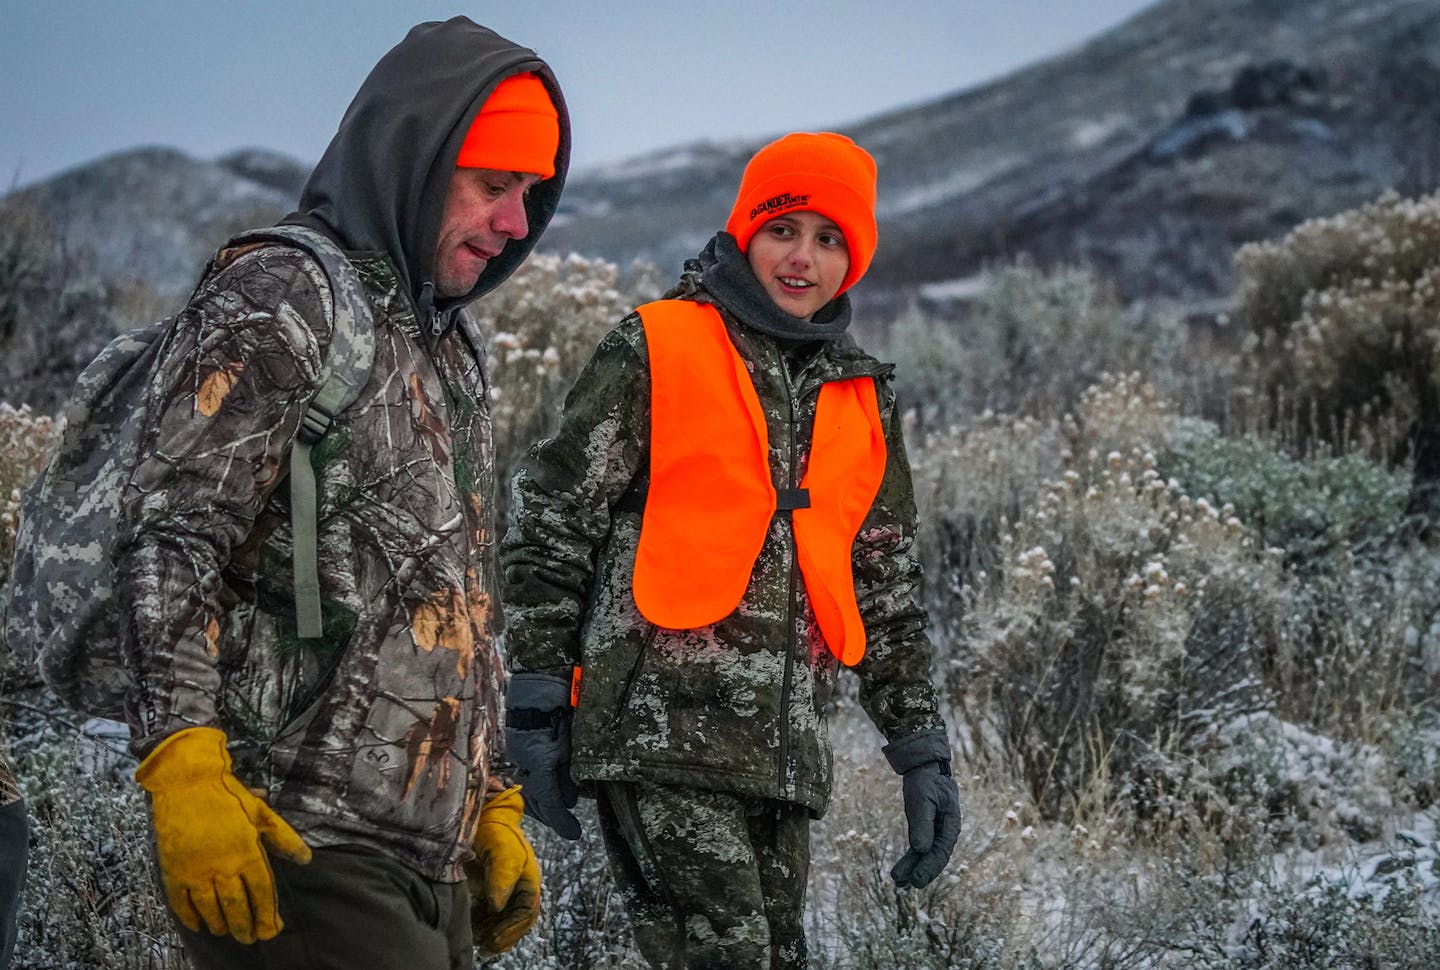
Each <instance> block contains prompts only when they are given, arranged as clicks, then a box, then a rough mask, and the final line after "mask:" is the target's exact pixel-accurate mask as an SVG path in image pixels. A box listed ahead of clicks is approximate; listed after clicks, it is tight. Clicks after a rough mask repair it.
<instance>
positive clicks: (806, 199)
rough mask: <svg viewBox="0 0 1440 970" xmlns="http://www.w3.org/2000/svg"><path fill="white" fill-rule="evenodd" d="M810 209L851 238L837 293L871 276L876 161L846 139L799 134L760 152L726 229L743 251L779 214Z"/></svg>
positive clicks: (829, 134) (747, 171) (747, 168)
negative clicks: (758, 231) (845, 267)
mask: <svg viewBox="0 0 1440 970" xmlns="http://www.w3.org/2000/svg"><path fill="white" fill-rule="evenodd" d="M804 210H808V211H811V212H818V213H820V214H821V215H823V216H826V217H827V218H829V219H831V220H832V221H834V223H835V224H836V225H837V226H839V227H840V231H841V232H842V233H844V234H845V244H846V246H847V247H848V248H849V250H850V269H849V271H848V272H847V273H846V274H845V279H844V280H842V281H841V283H840V290H839V292H838V293H837V294H836V295H837V296H838V295H839V294H840V293H844V292H845V291H846V290H848V289H849V288H850V287H851V286H852V285H854V283H855V281H856V280H858V279H859V278H860V277H861V276H864V275H865V270H866V269H867V268H868V267H869V266H870V259H871V257H872V256H874V255H875V241H876V231H875V159H873V158H871V157H870V153H869V152H867V151H865V149H863V148H861V147H860V146H859V145H857V144H855V143H854V142H853V141H851V140H850V139H849V138H846V137H845V136H844V135H837V134H834V133H832V132H828V131H822V132H819V133H811V132H795V133H793V134H789V135H786V136H785V137H783V138H780V139H777V140H776V141H772V142H771V143H770V144H768V145H766V146H765V147H764V148H762V149H760V150H759V151H758V152H756V153H755V157H754V158H752V159H750V164H748V165H746V166H745V174H744V175H743V176H742V177H741V179H740V192H739V194H737V195H736V197H735V208H733V209H732V210H731V211H730V218H729V220H727V221H726V223H725V231H726V232H728V233H730V235H732V236H734V237H735V241H736V242H738V243H739V244H740V251H741V252H742V253H743V252H746V251H747V250H748V249H749V247H750V238H751V237H752V236H754V235H755V233H756V231H757V230H758V229H759V228H760V227H761V226H763V225H764V224H765V223H767V222H769V221H770V220H771V219H772V218H774V217H775V216H778V215H780V214H782V213H785V212H796V211H804Z"/></svg>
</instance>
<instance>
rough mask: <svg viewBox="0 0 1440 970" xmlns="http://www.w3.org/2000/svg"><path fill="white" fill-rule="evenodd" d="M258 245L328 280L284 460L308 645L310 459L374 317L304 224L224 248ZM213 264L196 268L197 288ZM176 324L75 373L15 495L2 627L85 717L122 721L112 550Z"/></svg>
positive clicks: (156, 327)
mask: <svg viewBox="0 0 1440 970" xmlns="http://www.w3.org/2000/svg"><path fill="white" fill-rule="evenodd" d="M257 243H260V244H278V245H283V246H290V247H294V248H298V249H301V250H303V251H304V252H306V253H308V254H309V255H310V256H311V257H313V258H314V259H315V260H316V261H317V262H319V264H320V265H321V267H323V268H324V270H325V275H326V278H327V279H328V280H329V282H330V291H331V294H332V304H333V307H334V320H333V322H332V336H331V340H330V344H329V347H328V349H327V350H326V352H325V360H324V363H323V366H322V368H321V371H320V376H319V381H318V386H319V390H318V391H317V393H316V394H315V397H314V400H313V401H312V402H311V404H310V407H309V409H308V410H307V411H306V413H305V418H304V420H303V421H302V422H301V427H300V431H299V434H298V435H297V437H296V439H295V441H294V443H293V444H292V446H291V449H290V460H289V477H290V503H291V526H292V530H293V533H294V561H293V568H294V577H295V578H294V592H295V607H296V613H297V621H298V633H299V635H300V636H301V637H302V638H314V637H319V636H320V583H319V574H318V569H317V551H316V529H317V524H316V516H317V511H316V505H317V503H316V486H315V473H314V470H313V469H312V468H311V465H310V449H311V447H312V446H313V445H314V444H315V443H316V442H318V441H319V440H320V438H321V437H323V436H324V434H325V433H326V431H328V430H329V428H330V424H331V423H332V422H333V420H334V418H335V416H336V415H337V414H339V413H340V412H341V411H343V410H344V409H345V408H346V407H347V406H349V405H350V404H351V403H352V402H353V401H354V400H355V398H356V397H357V396H358V395H359V393H360V390H361V388H363V387H364V386H365V382H366V381H367V380H368V378H369V375H370V370H371V367H372V366H373V365H374V360H375V334H374V321H373V319H372V317H371V315H370V308H369V305H368V304H367V303H366V301H365V295H364V292H363V289H362V286H361V283H360V277H359V275H358V273H357V271H356V269H355V267H354V266H353V265H351V263H350V261H349V259H348V258H346V256H345V254H344V253H343V252H342V251H341V250H340V248H339V246H337V245H336V244H335V243H334V242H333V241H332V240H330V239H329V238H328V237H326V236H324V235H323V234H321V233H319V232H317V231H315V230H313V229H308V228H305V227H302V226H273V227H270V228H266V229H257V230H252V231H250V232H245V233H241V234H240V235H238V236H235V237H234V238H233V239H231V240H230V241H229V242H228V243H227V244H226V246H225V247H224V248H229V247H232V246H242V245H253V244H257ZM222 251H223V250H222ZM217 258H218V254H217ZM215 265H216V264H215V260H212V261H211V262H210V265H209V266H207V267H206V269H205V273H204V274H203V275H202V277H201V281H202V284H203V281H204V280H205V279H207V278H208V277H209V276H210V274H211V272H212V271H213V270H214V268H215ZM197 292H198V289H197ZM175 319H176V318H175V317H173V316H172V317H167V318H166V319H163V320H159V321H157V322H155V323H152V324H150V325H149V326H146V327H141V328H139V329H136V330H132V331H129V332H128V333H125V334H122V335H121V336H119V337H116V338H115V339H114V340H113V341H111V342H110V344H109V345H107V346H106V347H105V349H104V350H103V351H101V352H100V354H99V356H97V357H96V358H95V359H94V360H93V361H91V363H90V364H89V365H88V366H87V367H86V368H85V369H84V371H83V372H81V374H80V377H79V378H78V379H77V381H76V383H75V389H74V391H73V392H72V395H71V398H70V402H69V404H68V406H67V408H66V411H65V426H64V433H63V435H62V438H61V440H60V443H59V446H58V447H57V449H56V451H55V453H54V454H53V455H52V456H51V458H50V460H49V462H48V463H47V464H46V466H45V468H44V470H43V471H41V473H40V475H39V477H38V478H36V479H35V481H34V482H32V483H31V484H30V485H29V486H28V487H27V488H26V489H25V491H24V492H23V493H22V495H21V498H20V528H19V531H18V533H17V534H16V537H15V563H14V568H13V570H12V572H11V575H10V583H9V586H8V590H6V591H5V594H4V598H3V601H0V620H3V627H0V629H3V633H4V640H5V643H6V644H7V645H8V646H9V647H10V649H11V650H13V651H15V653H16V654H17V655H18V656H20V657H21V658H23V659H26V660H29V661H31V662H33V663H35V664H36V666H37V667H38V668H39V670H40V674H41V676H42V677H43V678H44V680H45V682H46V683H47V684H48V685H49V686H50V687H51V689H53V690H54V691H55V693H56V694H57V695H58V696H59V697H60V699H61V700H63V701H64V702H65V703H66V704H68V705H69V706H70V707H72V708H74V709H75V710H77V711H80V712H82V713H85V714H88V715H92V716H99V717H108V718H113V719H117V720H118V719H121V718H122V716H123V711H124V698H125V693H126V690H127V688H128V687H129V685H130V683H131V678H130V676H129V674H128V673H127V672H126V669H125V664H124V661H123V659H122V647H121V637H120V631H121V630H123V629H124V628H125V627H126V626H127V625H128V624H127V621H126V618H125V617H124V616H123V615H122V613H121V611H120V604H119V601H118V598H117V596H116V589H115V565H114V562H113V560H112V558H111V550H112V549H113V548H114V546H115V543H116V540H117V539H118V537H119V533H120V528H121V523H120V514H119V513H120V496H121V493H122V492H123V490H124V489H125V488H126V486H127V485H128V484H129V482H130V477H131V474H132V472H133V471H134V469H135V467H136V466H137V464H138V462H139V450H140V441H141V437H142V435H143V434H144V430H145V427H146V421H145V417H146V408H147V406H148V403H149V398H150V389H151V383H152V378H153V376H154V371H155V368H156V363H157V361H158V360H159V358H160V354H161V351H162V348H163V346H164V345H165V343H166V339H165V338H166V336H167V334H168V333H169V331H170V328H171V326H172V324H173V323H174V321H175Z"/></svg>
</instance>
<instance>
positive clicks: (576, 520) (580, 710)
mask: <svg viewBox="0 0 1440 970" xmlns="http://www.w3.org/2000/svg"><path fill="white" fill-rule="evenodd" d="M693 295H695V296H696V297H697V298H699V299H704V300H706V301H707V302H708V301H709V299H710V298H709V297H708V296H707V295H706V294H705V292H704V291H703V289H702V290H699V291H698V292H695V293H694V294H693ZM720 309H721V313H722V317H723V319H724V320H725V324H726V327H727V330H728V331H729V334H730V337H731V339H732V341H733V342H734V345H735V347H736V348H737V349H738V350H739V353H740V355H741V357H742V358H743V359H744V360H745V361H746V363H747V366H749V367H750V370H751V376H752V378H753V380H754V385H755V389H756V392H757V394H758V396H759V400H760V403H761V406H762V407H763V409H764V412H765V420H766V424H767V429H768V437H769V446H770V463H771V471H772V473H773V475H774V481H775V482H776V484H777V487H782V486H785V485H793V484H794V483H796V482H798V481H799V480H800V478H801V476H802V475H803V474H804V471H805V469H804V463H805V459H806V456H807V455H808V453H809V439H810V431H811V426H812V424H813V421H814V417H815V405H816V401H817V396H818V394H819V390H820V387H821V385H822V384H824V383H825V382H828V381H836V380H843V379H846V378H850V377H856V376H873V377H874V378H875V379H876V384H877V389H878V399H879V405H880V415H881V420H882V422H883V424H884V427H885V429H886V445H887V451H888V462H887V465H886V470H885V476H884V479H883V481H882V483H881V485H880V490H879V493H878V495H877V496H876V499H875V502H874V505H873V506H872V508H871V509H870V512H869V515H868V516H867V518H866V519H865V521H864V523H863V525H862V526H861V529H860V533H859V535H858V537H857V538H856V541H855V546H854V554H853V565H854V577H855V586H856V600H857V602H858V604H859V607H860V612H861V617H862V619H863V621H864V624H865V629H866V634H867V642H868V647H867V650H866V654H865V657H864V659H863V660H862V661H861V662H860V663H859V664H858V665H857V666H856V668H855V671H856V673H857V674H858V675H859V687H860V702H861V704H862V705H863V706H864V708H865V710H866V712H867V713H868V714H869V715H870V717H871V719H872V720H873V721H874V722H875V724H876V725H877V726H878V727H879V728H880V730H881V732H882V733H883V734H884V735H885V737H886V739H887V740H889V741H892V742H893V741H896V740H899V739H900V738H904V737H908V736H914V735H915V734H916V732H926V733H928V732H936V733H937V736H938V737H939V738H942V739H943V730H942V729H943V725H942V723H941V720H940V716H939V714H938V712H937V703H936V697H935V691H934V688H933V685H932V683H931V681H930V664H931V653H932V651H931V647H930V642H929V638H928V635H927V632H926V624H927V620H926V615H925V612H924V610H923V609H921V607H920V606H919V605H918V603H917V601H916V589H915V587H916V584H917V582H918V580H919V565H918V563H917V561H916V559H915V557H914V556H913V555H912V553H911V546H912V543H913V540H914V536H915V524H916V523H915V502H914V493H913V487H912V485H911V480H910V469H909V464H908V461H907V459H906V456H905V448H904V442H903V439H902V435H901V426H900V414H899V413H898V411H897V409H896V407H895V395H894V392H893V390H892V388H891V385H890V382H889V375H890V372H891V368H890V367H889V366H888V365H884V364H880V363H878V362H877V361H876V360H875V359H874V358H873V357H870V356H869V355H867V354H865V353H864V352H863V351H861V350H860V349H859V348H858V347H857V346H856V345H855V343H854V341H853V340H851V339H850V338H849V337H848V336H842V337H840V338H839V339H836V340H833V341H829V342H825V343H813V342H812V343H804V344H801V345H799V346H798V347H795V346H794V345H793V344H792V345H790V346H791V347H792V350H791V351H790V352H788V353H787V351H786V350H785V348H786V346H787V342H785V341H781V340H777V339H775V338H774V337H771V336H767V335H765V334H763V333H760V332H757V331H756V330H754V329H751V328H749V327H747V326H745V325H744V324H742V323H740V322H739V321H738V320H737V319H736V317H735V316H734V315H733V314H732V313H731V312H730V311H729V310H728V309H726V308H725V307H723V306H721V307H720ZM649 397H650V395H649V377H648V368H647V356H646V341H645V334H644V330H643V328H642V325H641V323H640V318H639V316H638V315H635V314H632V315H630V316H629V317H627V318H626V319H625V320H624V321H622V322H621V324H620V325H619V326H618V327H617V328H616V329H615V330H613V331H611V332H610V333H609V334H608V335H607V336H606V337H605V338H604V339H603V340H602V341H601V343H600V345H599V347H598V348H597V350H596V352H595V354H594V356H593V358H592V359H591V360H590V362H589V364H588V365H587V366H586V368H585V369H584V371H583V372H582V373H581V375H580V376H579V378H578V379H577V381H576V383H575V385H574V387H573V388H572V389H571V391H570V394H569V397H568V398H567V400H566V402H565V409H564V414H563V416H562V418H561V422H560V426H559V428H558V430H557V432H556V434H555V436H554V437H553V438H550V439H548V440H546V441H544V442H541V443H540V444H539V445H538V446H537V447H536V449H535V450H534V452H533V453H532V454H531V456H530V458H529V460H528V461H527V462H526V463H524V464H523V466H522V467H521V470H520V471H519V473H518V474H517V475H516V477H515V481H514V506H513V513H512V522H511V526H510V531H509V532H508V533H507V535H506V537H505V540H504V542H503V544H502V564H503V582H504V587H503V599H504V603H505V615H506V634H505V654H506V662H507V665H508V666H509V667H510V669H511V670H512V671H535V672H545V673H551V674H557V675H559V676H564V677H566V678H568V677H569V670H570V668H571V667H572V666H573V665H580V666H581V667H582V668H583V675H582V681H581V686H580V692H579V703H578V706H577V707H576V710H575V714H574V721H573V734H572V743H573V761H572V764H571V774H572V775H573V776H574V777H575V778H576V779H577V780H610V781H641V782H644V781H648V782H653V783H660V784H671V785H685V786H691V787H696V788H703V789H711V790H718V791H725V792H731V793H735V794H739V795H742V796H745V797H759V798H773V799H783V800H786V801H792V802H798V803H800V804H802V805H805V806H806V807H807V808H809V809H810V811H811V812H812V813H813V814H814V815H816V816H817V817H818V816H819V815H821V814H823V813H824V811H825V809H826V807H827V804H828V802H829V799H830V788H831V777H832V765H831V761H832V756H831V750H830V742H829V736H828V730H827V725H826V721H827V714H826V709H827V706H828V705H829V704H830V701H831V696H832V693H833V691H834V687H835V678H836V668H837V663H836V661H835V660H834V658H833V657H832V656H831V655H830V653H829V651H828V650H827V649H826V647H825V644H824V641H823V639H822V638H821V636H820V632H819V628H818V627H817V626H816V623H815V615H814V612H813V610H812V608H811V605H810V602H809V598H808V597H807V595H806V591H805V585H804V582H803V580H802V579H801V577H800V572H799V568H798V566H797V564H796V559H795V543H794V539H793V536H792V532H791V526H790V522H789V519H788V518H787V517H786V516H784V515H777V516H776V517H775V518H774V520H773V522H772V523H771V526H770V529H769V532H768V534H767V535H766V538H765V543H764V547H763V548H762V550H761V552H760V555H759V557H758V559H757V560H756V562H755V566H754V570H753V572H752V574H751V577H750V581H749V585H748V586H747V588H746V590H745V594H744V596H743V598H742V600H741V602H740V604H739V606H738V607H737V608H736V609H735V610H734V612H733V613H731V614H730V615H729V616H727V617H725V618H724V619H723V620H721V621H720V622H718V623H716V624H714V625H711V626H705V627H700V628H696V629H690V630H668V629H660V628H657V627H656V626H654V625H652V624H651V623H649V622H647V621H646V620H645V619H644V618H643V617H642V616H641V615H640V613H639V611H638V609H637V608H636V605H635V599H634V596H633V595H632V592H631V577H632V574H633V571H634V564H635V551H636V546H637V543H638V541H639V531H640V522H641V517H642V513H641V511H640V508H639V504H638V503H636V502H633V501H631V500H628V499H626V493H627V492H628V491H630V490H631V487H632V483H636V491H637V492H643V488H644V485H643V479H644V477H645V474H644V473H645V470H646V469H647V468H648V452H647V445H648V442H649V430H650V422H649ZM937 743H938V744H940V745H941V748H940V750H941V751H942V753H943V752H944V751H945V749H944V746H943V745H944V742H943V740H941V741H938V742H937ZM945 756H947V757H948V753H947V754H945Z"/></svg>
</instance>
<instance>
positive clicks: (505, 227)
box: [491, 196, 530, 239]
mask: <svg viewBox="0 0 1440 970" xmlns="http://www.w3.org/2000/svg"><path fill="white" fill-rule="evenodd" d="M491 226H492V227H493V228H494V230H495V231H496V232H498V233H502V234H504V235H506V236H509V237H510V238H511V239H524V238H525V237H526V236H527V235H529V234H530V217H529V216H528V215H526V213H525V199H524V198H523V197H521V196H517V197H515V198H507V199H505V200H504V201H503V202H502V203H501V205H500V208H499V209H498V210H497V211H496V213H495V218H494V219H493V220H492V222H491Z"/></svg>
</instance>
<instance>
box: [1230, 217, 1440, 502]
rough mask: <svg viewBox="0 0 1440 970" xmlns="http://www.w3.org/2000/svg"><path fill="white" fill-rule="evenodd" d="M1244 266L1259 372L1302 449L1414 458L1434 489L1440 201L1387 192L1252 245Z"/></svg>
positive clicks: (1439, 388)
mask: <svg viewBox="0 0 1440 970" xmlns="http://www.w3.org/2000/svg"><path fill="white" fill-rule="evenodd" d="M1236 265H1237V268H1238V270H1239V272H1240V276H1241V287H1240V299H1241V306H1242V312H1243V314H1244V317H1245V320H1246V322H1247V324H1248V326H1249V328H1250V330H1251V331H1252V339H1251V340H1250V342H1249V345H1248V348H1247V356H1248V360H1249V365H1250V368H1251V370H1252V371H1253V373H1254V374H1255V375H1256V376H1257V379H1258V382H1259V383H1260V384H1262V385H1263V386H1264V387H1266V388H1267V389H1268V390H1269V392H1270V399H1271V404H1272V407H1273V408H1274V409H1275V410H1276V412H1277V413H1278V414H1279V415H1280V420H1281V421H1282V422H1283V423H1286V424H1288V425H1289V426H1290V427H1292V428H1293V429H1294V431H1295V433H1296V434H1297V436H1298V438H1299V441H1298V442H1297V443H1298V444H1300V445H1301V446H1304V447H1309V446H1310V445H1312V444H1313V443H1314V442H1315V441H1316V440H1318V441H1321V442H1326V443H1329V444H1331V445H1339V446H1342V447H1346V448H1355V447H1359V448H1363V449H1366V450H1367V451H1369V452H1371V453H1373V454H1380V455H1396V456H1403V455H1404V454H1406V453H1407V452H1410V451H1412V450H1413V451H1414V452H1415V454H1416V459H1417V463H1419V464H1420V465H1422V466H1423V467H1421V468H1419V469H1418V471H1419V473H1420V478H1421V479H1425V480H1429V479H1433V478H1434V474H1435V469H1434V468H1433V467H1432V466H1434V465H1435V464H1436V463H1437V462H1440V450H1437V449H1440V439H1437V438H1436V435H1437V434H1440V429H1437V428H1436V426H1437V423H1440V383H1437V376H1436V375H1437V366H1440V326H1437V324H1440V194H1436V195H1428V196H1422V197H1420V198H1416V199H1404V198H1401V197H1400V196H1398V195H1396V194H1395V193H1393V192H1389V193H1386V194H1385V195H1383V196H1381V197H1380V198H1379V199H1377V200H1376V201H1374V202H1372V203H1370V204H1368V205H1365V206H1362V207H1360V208H1358V209H1354V210H1351V211H1349V212H1343V213H1340V214H1339V215H1335V216H1332V217H1329V218H1325V219H1313V220H1310V221H1308V222H1305V223H1302V224H1301V225H1300V226H1298V227H1297V228H1296V229H1294V230H1293V231H1292V232H1290V234H1289V235H1287V236H1286V237H1285V238H1284V239H1282V240H1280V241H1279V242H1264V243H1252V244H1250V245H1247V246H1244V247H1242V248H1241V250H1240V251H1239V253H1238V254H1237V255H1236ZM1286 415H1288V416H1289V417H1288V419H1287V417H1286ZM1397 436H1400V437H1401V440H1396V439H1397ZM1405 438H1408V439H1409V440H1408V442H1407V441H1406V440H1404V439H1405Z"/></svg>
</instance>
